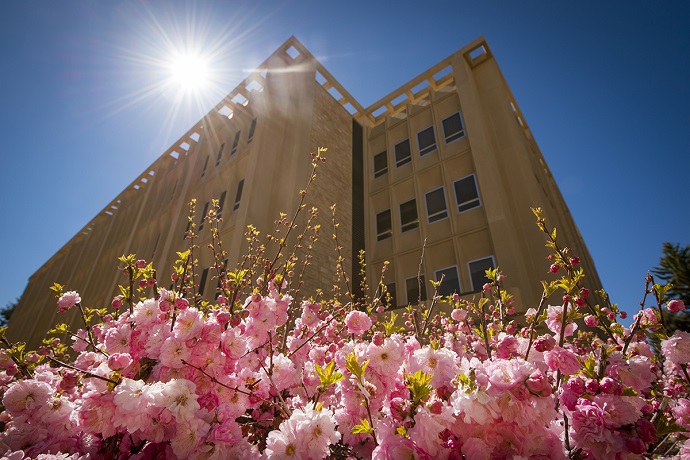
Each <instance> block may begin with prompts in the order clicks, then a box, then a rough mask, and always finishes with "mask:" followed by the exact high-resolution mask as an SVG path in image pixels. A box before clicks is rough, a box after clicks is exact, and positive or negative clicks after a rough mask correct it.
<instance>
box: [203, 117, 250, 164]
mask: <svg viewBox="0 0 690 460" xmlns="http://www.w3.org/2000/svg"><path fill="white" fill-rule="evenodd" d="M255 130H256V118H254V119H253V120H252V124H251V125H250V126H249V133H248V134H247V145H249V144H251V142H252V141H253V140H254V131H255ZM241 134H242V130H241V129H240V130H238V131H237V132H236V133H235V138H234V139H233V141H232V148H231V149H230V155H234V154H235V153H237V149H238V147H239V144H240V135H241ZM223 150H225V142H223V143H222V144H220V148H219V149H218V154H217V155H216V167H217V166H218V165H220V160H221V158H223ZM210 158H211V156H210V155H209V156H207V157H206V161H205V162H204V167H203V168H202V169H201V177H204V175H205V174H206V168H207V167H208V161H209V159H210Z"/></svg>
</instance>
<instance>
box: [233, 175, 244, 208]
mask: <svg viewBox="0 0 690 460" xmlns="http://www.w3.org/2000/svg"><path fill="white" fill-rule="evenodd" d="M243 190H244V179H240V181H239V182H238V183H237V192H235V204H234V205H233V206H232V210H233V211H237V210H238V209H240V202H241V201H242V191H243Z"/></svg>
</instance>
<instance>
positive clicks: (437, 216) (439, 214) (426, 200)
mask: <svg viewBox="0 0 690 460" xmlns="http://www.w3.org/2000/svg"><path fill="white" fill-rule="evenodd" d="M439 190H441V196H442V197H443V210H442V211H438V212H436V213H434V214H433V215H432V214H430V213H429V195H431V194H432V193H434V192H438V191H439ZM424 204H425V205H426V220H427V223H429V224H433V223H435V222H438V221H441V220H443V219H447V218H448V216H449V214H448V203H447V202H446V191H445V188H444V187H443V185H442V186H440V187H438V188H435V189H433V190H429V191H428V192H426V193H425V194H424ZM444 213H445V215H442V214H444ZM432 219H433V220H432Z"/></svg>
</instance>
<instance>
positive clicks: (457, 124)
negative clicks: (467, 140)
mask: <svg viewBox="0 0 690 460" xmlns="http://www.w3.org/2000/svg"><path fill="white" fill-rule="evenodd" d="M441 123H442V124H443V137H444V138H445V139H446V144H450V143H451V142H453V141H454V140H457V139H460V138H461V137H463V136H464V135H465V128H464V127H463V126H462V118H460V112H458V113H455V114H453V115H451V116H449V117H448V118H446V119H444V120H443V121H442V122H441Z"/></svg>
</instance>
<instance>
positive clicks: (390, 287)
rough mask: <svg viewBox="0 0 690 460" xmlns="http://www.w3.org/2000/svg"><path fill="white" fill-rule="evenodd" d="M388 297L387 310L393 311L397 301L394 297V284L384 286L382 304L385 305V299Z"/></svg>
mask: <svg viewBox="0 0 690 460" xmlns="http://www.w3.org/2000/svg"><path fill="white" fill-rule="evenodd" d="M388 296H390V302H389V303H388V308H390V309H393V308H397V307H398V301H397V300H396V297H395V283H390V284H386V295H384V296H383V302H384V303H386V298H387V297H388Z"/></svg>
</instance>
